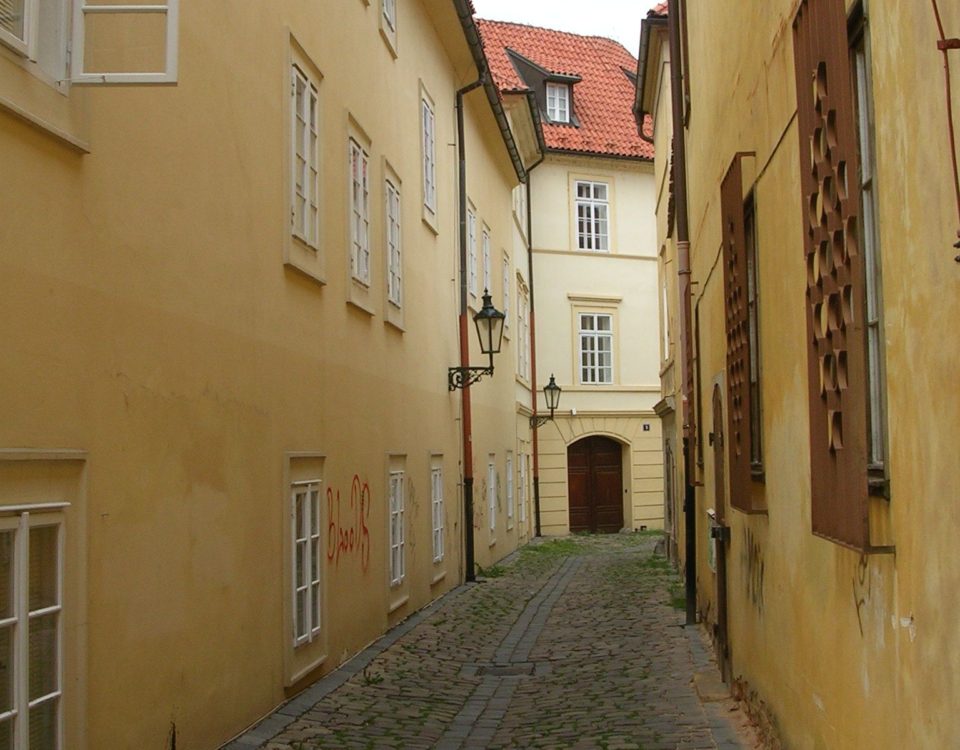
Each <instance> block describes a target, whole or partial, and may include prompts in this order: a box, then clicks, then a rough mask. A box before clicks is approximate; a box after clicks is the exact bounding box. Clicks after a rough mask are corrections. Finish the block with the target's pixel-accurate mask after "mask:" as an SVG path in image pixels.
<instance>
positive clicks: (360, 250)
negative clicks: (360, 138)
mask: <svg viewBox="0 0 960 750" xmlns="http://www.w3.org/2000/svg"><path fill="white" fill-rule="evenodd" d="M369 162H370V157H369V155H368V154H367V152H366V151H365V150H364V149H363V147H362V146H360V144H359V143H357V142H356V141H355V140H354V139H353V138H351V139H350V218H351V221H350V272H351V274H352V275H353V278H354V279H356V280H357V281H359V282H361V283H362V284H366V285H369V284H370V182H369V174H368V172H369Z"/></svg>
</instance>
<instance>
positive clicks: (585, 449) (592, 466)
mask: <svg viewBox="0 0 960 750" xmlns="http://www.w3.org/2000/svg"><path fill="white" fill-rule="evenodd" d="M622 455H623V454H622V450H621V447H620V443H618V442H617V441H616V440H611V439H610V438H605V437H601V436H599V435H594V436H592V437H588V438H584V439H583V440H578V441H577V442H576V443H573V444H572V445H571V446H570V447H569V448H567V488H568V490H569V493H570V531H571V532H572V533H575V532H578V531H590V532H593V533H599V534H616V533H617V532H619V531H620V530H621V529H622V528H623V465H622V461H623V459H622Z"/></svg>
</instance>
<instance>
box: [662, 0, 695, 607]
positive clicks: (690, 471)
mask: <svg viewBox="0 0 960 750" xmlns="http://www.w3.org/2000/svg"><path fill="white" fill-rule="evenodd" d="M681 2H682V0H668V3H667V31H668V34H669V37H670V99H671V104H672V111H673V185H674V190H675V195H676V199H677V217H676V218H677V275H678V277H679V286H680V379H681V386H680V392H681V400H680V415H681V420H682V423H683V486H684V492H683V497H684V500H683V512H684V519H685V537H686V545H685V550H686V565H685V574H686V600H687V601H686V604H687V607H686V610H687V611H686V622H687V625H693V624H695V623H696V621H697V538H696V537H697V510H696V494H695V491H694V457H693V454H694V450H693V448H694V446H693V441H694V439H695V435H696V425H695V424H694V421H695V420H694V416H693V409H692V408H691V402H692V400H693V399H692V395H693V394H692V388H691V377H690V373H691V368H692V365H693V349H692V346H691V343H692V339H691V336H690V317H691V316H690V297H691V293H690V274H691V271H690V230H689V227H688V224H687V163H686V162H687V154H686V135H685V131H684V124H683V105H684V102H683V69H682V66H683V54H682V52H681V40H680V14H681V10H680V4H681Z"/></svg>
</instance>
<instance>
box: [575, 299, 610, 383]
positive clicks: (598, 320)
mask: <svg viewBox="0 0 960 750" xmlns="http://www.w3.org/2000/svg"><path fill="white" fill-rule="evenodd" d="M577 317H578V319H579V321H580V331H579V339H580V382H581V383H582V384H584V385H597V384H608V383H612V382H613V316H612V315H607V314H604V313H579V314H578V316H577Z"/></svg>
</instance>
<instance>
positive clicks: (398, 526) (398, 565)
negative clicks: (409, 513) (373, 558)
mask: <svg viewBox="0 0 960 750" xmlns="http://www.w3.org/2000/svg"><path fill="white" fill-rule="evenodd" d="M403 475H404V472H402V471H391V472H390V585H391V586H396V585H398V584H400V583H402V582H403V578H404V575H405V574H406V560H405V558H404V528H403V514H404V498H403Z"/></svg>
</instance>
